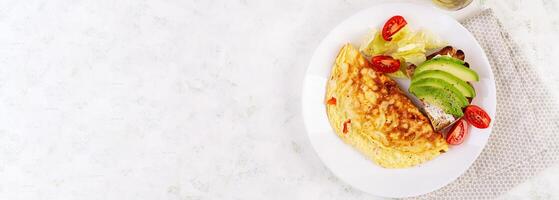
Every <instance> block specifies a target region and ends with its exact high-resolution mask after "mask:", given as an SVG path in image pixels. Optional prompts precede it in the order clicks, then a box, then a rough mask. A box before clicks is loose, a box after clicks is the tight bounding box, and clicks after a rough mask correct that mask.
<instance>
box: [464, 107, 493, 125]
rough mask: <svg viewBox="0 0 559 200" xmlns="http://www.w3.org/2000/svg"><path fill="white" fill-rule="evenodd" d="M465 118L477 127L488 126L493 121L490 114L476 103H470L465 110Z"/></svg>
mask: <svg viewBox="0 0 559 200" xmlns="http://www.w3.org/2000/svg"><path fill="white" fill-rule="evenodd" d="M464 118H465V119H466V121H468V123H470V124H472V125H473V126H475V127H476V128H487V127H489V123H491V118H490V117H489V115H488V114H487V113H486V112H485V111H484V110H483V109H481V108H480V107H479V106H476V105H469V106H467V107H466V109H465V111H464Z"/></svg>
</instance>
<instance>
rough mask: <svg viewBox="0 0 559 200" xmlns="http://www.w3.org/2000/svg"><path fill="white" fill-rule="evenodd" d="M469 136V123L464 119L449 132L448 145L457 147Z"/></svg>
mask: <svg viewBox="0 0 559 200" xmlns="http://www.w3.org/2000/svg"><path fill="white" fill-rule="evenodd" d="M467 134H468V123H467V122H466V121H465V120H464V119H460V120H458V121H457V122H456V123H455V124H454V126H453V127H452V128H451V129H450V131H449V132H448V136H447V137H446V143H448V144H452V145H457V144H462V142H464V138H466V135H467Z"/></svg>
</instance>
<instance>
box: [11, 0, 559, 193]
mask: <svg viewBox="0 0 559 200" xmlns="http://www.w3.org/2000/svg"><path fill="white" fill-rule="evenodd" d="M378 2H381V1H375V0H332V1H320V0H277V1H271V0H267V1H264V0H239V1H228V0H222V1H212V0H186V1H185V0H183V1H181V0H121V1H112V0H95V1H93V0H91V1H85V0H73V1H70V0H66V1H64V0H49V1H47V0H43V1H37V0H28V1H21V0H0V199H14V200H17V199H26V200H27V199H29V200H31V199H33V200H35V199H118V200H120V199H189V200H190V199H375V197H373V196H371V195H369V194H366V193H363V192H360V191H358V190H356V189H353V188H352V187H351V186H349V185H347V184H345V183H343V182H341V181H340V180H338V179H337V178H336V177H334V176H333V175H332V173H330V172H329V171H328V170H327V169H326V167H325V166H324V165H323V164H322V163H321V162H320V160H319V159H318V157H317V156H316V154H315V153H314V151H313V150H312V148H311V147H310V143H309V141H308V139H307V136H306V133H305V132H304V128H303V124H302V119H301V116H300V114H301V113H300V102H299V101H300V92H301V83H302V79H303V76H304V72H305V69H306V67H307V64H308V61H309V59H310V56H311V54H312V53H313V50H314V49H315V48H316V46H317V45H318V44H319V42H320V40H321V39H322V38H323V37H324V36H325V35H326V34H327V33H328V32H329V31H330V30H331V29H332V28H333V27H334V26H335V25H336V24H338V23H339V22H341V21H342V20H344V19H345V18H347V17H348V16H350V15H351V14H352V13H355V12H357V11H359V10H361V9H364V8H366V7H369V6H373V5H375V4H377V3H378ZM415 2H418V3H428V1H415ZM483 5H485V6H487V7H490V8H493V9H494V10H495V13H496V15H497V16H498V17H499V18H500V19H501V21H502V22H503V24H504V26H505V27H506V28H507V29H508V30H509V31H510V33H511V35H512V36H513V39H514V40H515V41H516V42H517V43H518V44H519V45H520V46H521V47H522V49H523V50H524V51H525V53H526V54H527V55H528V56H527V57H528V58H529V59H530V62H532V63H533V64H534V66H536V67H537V68H538V70H539V72H540V73H541V74H542V76H543V77H544V78H546V80H547V81H548V82H549V86H550V89H551V91H555V92H556V91H559V90H558V89H559V87H558V85H559V66H557V64H556V63H557V60H558V56H559V13H557V10H558V9H559V2H557V1H550V0H542V1H528V0H524V1H520V0H487V1H485V2H484V3H483ZM519 109H522V108H519ZM502 198H503V199H559V166H556V167H553V168H550V169H548V170H547V171H545V172H543V173H541V174H540V175H538V176H537V177H534V178H533V179H531V180H529V181H526V182H525V183H523V184H521V185H519V186H518V187H516V188H515V189H513V190H511V191H510V192H508V193H507V194H504V195H503V196H502Z"/></svg>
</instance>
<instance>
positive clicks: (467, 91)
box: [411, 70, 476, 98]
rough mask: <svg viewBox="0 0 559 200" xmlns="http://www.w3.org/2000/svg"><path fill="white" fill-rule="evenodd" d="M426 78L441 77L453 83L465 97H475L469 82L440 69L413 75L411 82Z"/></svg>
mask: <svg viewBox="0 0 559 200" xmlns="http://www.w3.org/2000/svg"><path fill="white" fill-rule="evenodd" d="M426 78H436V79H441V80H443V81H445V82H447V83H449V84H451V85H453V86H454V87H455V88H456V89H457V90H458V91H460V93H462V95H464V96H465V97H471V98H474V97H476V91H475V90H474V88H473V87H472V86H471V85H470V84H468V83H467V82H465V81H463V80H462V79H460V78H458V77H456V76H454V75H452V74H449V73H447V72H444V71H441V70H429V71H425V72H423V73H421V74H418V75H415V76H413V78H412V80H411V84H412V85H413V84H414V83H415V82H418V81H421V80H423V79H426Z"/></svg>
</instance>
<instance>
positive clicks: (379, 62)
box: [371, 56, 400, 73]
mask: <svg viewBox="0 0 559 200" xmlns="http://www.w3.org/2000/svg"><path fill="white" fill-rule="evenodd" d="M371 66H372V67H373V69H374V70H375V71H377V72H383V73H392V72H395V71H398V70H399V69H400V61H399V60H396V59H394V58H392V57H390V56H375V57H373V58H372V59H371Z"/></svg>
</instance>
